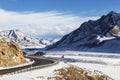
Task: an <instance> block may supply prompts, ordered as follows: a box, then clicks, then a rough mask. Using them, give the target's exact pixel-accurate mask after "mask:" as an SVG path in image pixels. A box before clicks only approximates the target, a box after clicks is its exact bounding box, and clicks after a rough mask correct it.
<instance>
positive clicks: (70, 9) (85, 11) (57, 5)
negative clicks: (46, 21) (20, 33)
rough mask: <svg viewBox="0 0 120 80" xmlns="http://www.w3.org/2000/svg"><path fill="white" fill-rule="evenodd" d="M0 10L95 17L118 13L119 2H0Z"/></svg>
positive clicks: (75, 0) (37, 0) (0, 0)
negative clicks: (63, 13) (58, 12)
mask: <svg viewBox="0 0 120 80" xmlns="http://www.w3.org/2000/svg"><path fill="white" fill-rule="evenodd" d="M0 8H2V9H5V10H9V11H18V12H23V11H35V12H43V11H60V12H66V13H72V14H75V15H81V16H97V15H102V14H104V13H107V12H109V11H111V10H113V11H117V12H118V11H120V10H119V8H120V1H119V0H0Z"/></svg>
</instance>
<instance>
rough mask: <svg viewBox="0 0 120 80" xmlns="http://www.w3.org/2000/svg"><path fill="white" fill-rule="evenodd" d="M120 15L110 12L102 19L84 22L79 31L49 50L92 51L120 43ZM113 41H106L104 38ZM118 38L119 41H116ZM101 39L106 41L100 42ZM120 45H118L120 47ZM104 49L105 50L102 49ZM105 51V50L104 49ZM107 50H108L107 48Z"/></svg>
mask: <svg viewBox="0 0 120 80" xmlns="http://www.w3.org/2000/svg"><path fill="white" fill-rule="evenodd" d="M119 28H120V13H116V12H113V11H111V12H109V13H108V14H107V15H103V16H102V17H101V18H100V19H98V20H95V21H92V20H89V21H88V22H84V23H83V24H82V25H81V26H80V27H79V28H78V29H76V30H74V31H73V32H71V33H69V34H67V35H65V36H63V38H62V39H61V40H60V41H58V42H57V43H55V44H53V45H51V46H48V47H47V49H48V50H51V49H52V50H55V49H59V50H68V49H70V50H71V49H72V50H91V49H93V48H95V49H100V50H98V51H102V50H103V48H104V47H105V46H107V45H105V44H114V43H113V42H115V41H114V40H113V39H115V40H116V41H119V39H118V38H119V36H120V29H119ZM98 37H99V38H98ZM110 37H114V38H112V39H107V40H105V39H104V38H110ZM116 38H117V39H116ZM101 39H104V40H102V41H100V40H101ZM110 42H111V43H110ZM118 46H120V45H116V46H115V47H118ZM102 47H103V48H102ZM104 50H105V49H104ZM106 50H109V49H107V47H106Z"/></svg>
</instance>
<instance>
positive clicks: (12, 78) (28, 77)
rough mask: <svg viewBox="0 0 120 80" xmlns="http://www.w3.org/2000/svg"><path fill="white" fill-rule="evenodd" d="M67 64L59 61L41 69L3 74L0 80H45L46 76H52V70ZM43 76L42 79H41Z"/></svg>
mask: <svg viewBox="0 0 120 80" xmlns="http://www.w3.org/2000/svg"><path fill="white" fill-rule="evenodd" d="M65 66H67V64H66V63H64V62H60V63H59V64H57V65H55V66H51V67H46V68H43V69H38V70H33V71H29V72H24V73H20V74H15V75H4V76H1V77H0V80H47V77H53V76H54V73H53V71H54V70H55V69H59V68H63V67H65ZM43 77H44V79H43Z"/></svg>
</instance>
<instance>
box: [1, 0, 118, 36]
mask: <svg viewBox="0 0 120 80" xmlns="http://www.w3.org/2000/svg"><path fill="white" fill-rule="evenodd" d="M119 8H120V1H119V0H0V30H9V29H20V30H21V31H23V32H24V33H26V34H29V35H32V36H36V37H38V38H56V37H60V36H63V35H65V34H68V33H69V32H71V31H73V30H75V29H76V28H78V27H79V26H80V25H81V24H82V23H83V22H85V21H88V20H90V19H92V20H96V19H98V18H99V17H100V16H101V15H106V14H107V13H108V12H109V11H116V12H120V10H119Z"/></svg>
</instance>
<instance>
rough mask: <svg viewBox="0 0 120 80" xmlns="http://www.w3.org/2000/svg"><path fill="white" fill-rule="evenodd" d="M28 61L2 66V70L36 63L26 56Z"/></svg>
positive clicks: (0, 68)
mask: <svg viewBox="0 0 120 80" xmlns="http://www.w3.org/2000/svg"><path fill="white" fill-rule="evenodd" d="M26 61H27V62H26V63H24V64H20V65H16V66H10V67H0V70H4V69H10V68H16V67H22V66H27V65H31V64H33V63H34V60H33V61H30V59H28V58H26Z"/></svg>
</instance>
